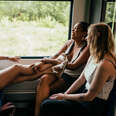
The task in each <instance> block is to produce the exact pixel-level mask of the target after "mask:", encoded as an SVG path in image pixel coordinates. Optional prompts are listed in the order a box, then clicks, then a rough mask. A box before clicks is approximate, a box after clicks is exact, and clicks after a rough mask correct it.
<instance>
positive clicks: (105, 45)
mask: <svg viewBox="0 0 116 116" xmlns="http://www.w3.org/2000/svg"><path fill="white" fill-rule="evenodd" d="M89 34H90V35H91V39H90V40H89V45H90V53H91V55H92V56H93V57H94V58H95V60H96V62H99V61H100V60H102V59H103V58H104V55H105V54H107V53H109V54H111V55H113V54H114V50H115V46H114V37H113V34H112V31H111V28H110V26H108V25H107V24H105V23H98V24H92V25H91V26H90V27H89Z"/></svg>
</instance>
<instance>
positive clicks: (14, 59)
mask: <svg viewBox="0 0 116 116" xmlns="http://www.w3.org/2000/svg"><path fill="white" fill-rule="evenodd" d="M7 59H8V60H10V61H13V62H19V60H20V57H18V56H15V57H8V58H7Z"/></svg>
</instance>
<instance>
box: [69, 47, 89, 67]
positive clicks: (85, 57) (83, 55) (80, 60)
mask: <svg viewBox="0 0 116 116" xmlns="http://www.w3.org/2000/svg"><path fill="white" fill-rule="evenodd" d="M89 56H90V53H89V46H87V47H85V48H84V50H83V51H82V52H81V54H80V56H79V57H78V58H77V59H76V60H75V61H74V62H73V63H68V64H67V68H68V69H75V68H77V67H79V66H80V65H82V64H84V63H86V62H87V60H88V58H89Z"/></svg>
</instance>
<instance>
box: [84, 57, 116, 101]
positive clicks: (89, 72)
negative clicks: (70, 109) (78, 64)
mask: <svg viewBox="0 0 116 116" xmlns="http://www.w3.org/2000/svg"><path fill="white" fill-rule="evenodd" d="M97 65H98V64H96V63H95V62H94V60H93V59H92V58H91V59H90V61H89V63H88V64H87V65H86V67H85V69H84V76H85V78H86V81H87V82H86V89H87V90H88V89H89V88H90V84H91V82H92V80H93V78H94V73H95V71H96V68H97ZM113 84H114V79H113V80H110V81H107V82H105V84H104V86H103V88H102V90H101V91H100V92H99V94H98V95H97V96H96V97H98V98H101V99H104V100H107V99H108V97H109V94H110V91H111V90H112V88H113Z"/></svg>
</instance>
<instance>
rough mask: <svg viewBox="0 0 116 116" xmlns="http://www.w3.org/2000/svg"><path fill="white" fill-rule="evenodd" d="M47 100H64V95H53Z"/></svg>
mask: <svg viewBox="0 0 116 116" xmlns="http://www.w3.org/2000/svg"><path fill="white" fill-rule="evenodd" d="M49 98H50V99H56V100H64V99H65V94H63V93H58V94H53V95H52V96H50V97H49Z"/></svg>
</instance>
